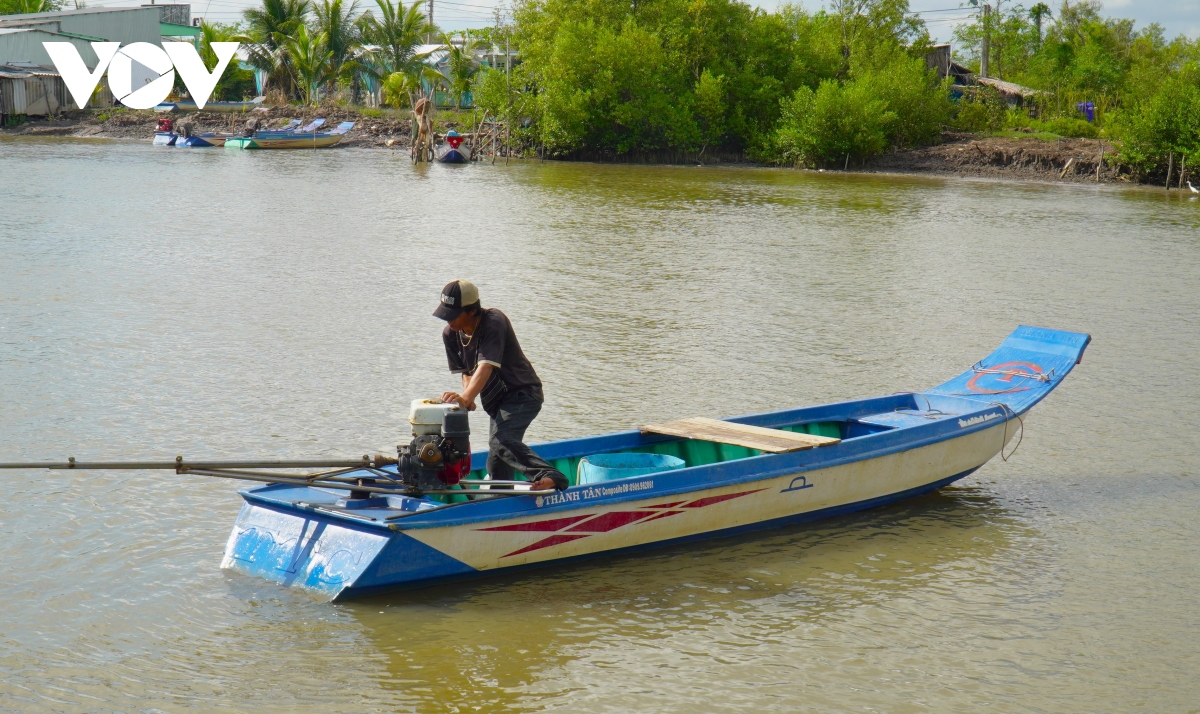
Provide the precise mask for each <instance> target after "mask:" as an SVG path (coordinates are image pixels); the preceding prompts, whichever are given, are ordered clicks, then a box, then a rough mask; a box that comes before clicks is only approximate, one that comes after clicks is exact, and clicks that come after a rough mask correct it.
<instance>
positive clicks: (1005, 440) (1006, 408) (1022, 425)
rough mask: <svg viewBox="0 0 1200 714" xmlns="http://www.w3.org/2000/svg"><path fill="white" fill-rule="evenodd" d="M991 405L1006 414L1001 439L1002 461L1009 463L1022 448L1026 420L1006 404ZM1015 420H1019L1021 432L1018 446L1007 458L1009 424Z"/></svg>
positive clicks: (995, 403)
mask: <svg viewBox="0 0 1200 714" xmlns="http://www.w3.org/2000/svg"><path fill="white" fill-rule="evenodd" d="M990 404H994V405H996V406H998V407H1000V411H1001V412H1003V413H1004V436H1003V437H1001V439H1002V441H1001V442H1000V460H1001V461H1005V462H1007V461H1008V460H1009V459H1011V458H1012V457H1013V454H1015V453H1017V449H1019V448H1021V442H1022V441H1024V440H1025V420H1024V419H1022V418H1021V415H1020V414H1017V413H1016V412H1015V411H1014V410H1013V408H1012V407H1010V406H1008V405H1007V404H1005V403H1004V402H990ZM1009 414H1012V416H1011V417H1010V416H1009ZM1013 419H1016V420H1017V424H1019V425H1020V427H1019V428H1020V429H1021V431H1020V432H1018V435H1017V445H1016V446H1014V447H1013V449H1012V451H1010V452H1008V456H1005V455H1004V445H1005V444H1007V443H1008V423H1009V422H1010V421H1012V420H1013Z"/></svg>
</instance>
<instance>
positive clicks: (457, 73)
mask: <svg viewBox="0 0 1200 714" xmlns="http://www.w3.org/2000/svg"><path fill="white" fill-rule="evenodd" d="M442 44H444V45H446V49H447V53H448V54H447V55H446V75H445V77H446V83H447V84H448V85H449V86H450V93H451V94H453V95H454V105H455V106H457V107H459V108H461V107H462V98H463V95H464V94H466V93H467V92H469V91H471V80H472V79H474V78H475V74H476V73H477V72H478V71H479V62H478V61H477V60H476V59H475V50H476V49H477V48H478V47H479V45H480V41H479V40H477V39H475V38H474V37H471V33H469V32H466V31H463V33H462V42H460V43H459V44H455V43H454V36H453V35H448V34H445V33H443V34H442Z"/></svg>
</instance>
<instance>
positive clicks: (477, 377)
mask: <svg viewBox="0 0 1200 714" xmlns="http://www.w3.org/2000/svg"><path fill="white" fill-rule="evenodd" d="M493 369H495V367H493V366H492V365H491V364H489V363H488V362H480V363H479V366H478V367H477V368H476V369H475V374H473V375H471V376H470V377H469V378H468V377H467V375H466V373H464V374H463V390H462V394H457V393H455V392H446V393H445V394H443V395H442V402H443V403H447V404H448V403H450V402H456V403H457V404H458V406H460V407H462V408H464V409H467V410H469V411H474V410H475V397H478V396H479V393H480V392H482V391H483V387H484V385H486V384H487V381H488V377H490V376H492V370H493Z"/></svg>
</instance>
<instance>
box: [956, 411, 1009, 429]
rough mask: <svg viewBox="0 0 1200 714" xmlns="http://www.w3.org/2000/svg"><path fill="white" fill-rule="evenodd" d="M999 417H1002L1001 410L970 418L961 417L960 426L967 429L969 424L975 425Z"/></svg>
mask: <svg viewBox="0 0 1200 714" xmlns="http://www.w3.org/2000/svg"><path fill="white" fill-rule="evenodd" d="M999 418H1000V412H992V413H991V414H980V415H979V416H973V417H971V418H970V419H959V420H958V426H959V427H961V428H963V429H965V428H967V427H968V426H975V425H976V424H982V423H984V422H985V421H991V420H993V419H999Z"/></svg>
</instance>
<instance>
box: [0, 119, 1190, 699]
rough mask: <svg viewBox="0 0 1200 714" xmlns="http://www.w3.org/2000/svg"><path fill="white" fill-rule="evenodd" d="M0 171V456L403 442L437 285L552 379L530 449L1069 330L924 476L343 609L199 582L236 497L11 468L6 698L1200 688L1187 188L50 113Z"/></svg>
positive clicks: (1158, 692)
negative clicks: (1073, 349) (275, 135)
mask: <svg viewBox="0 0 1200 714" xmlns="http://www.w3.org/2000/svg"><path fill="white" fill-rule="evenodd" d="M0 175H3V177H4V186H5V193H4V196H3V198H2V199H0V207H2V209H3V210H0V461H4V460H17V459H34V458H51V457H53V458H65V457H66V456H68V455H74V456H76V457H92V458H100V457H106V458H109V457H122V458H126V457H143V458H146V457H163V456H166V457H171V456H174V455H175V454H185V455H187V456H189V457H232V456H247V455H253V456H272V457H282V458H298V457H304V456H321V457H327V456H334V455H336V456H350V457H353V456H357V455H359V454H362V453H364V452H366V451H373V450H377V449H392V448H394V445H395V444H396V443H398V442H399V441H402V440H404V439H405V438H406V437H405V434H406V433H407V429H406V424H405V421H404V416H405V405H406V404H407V402H408V401H409V400H410V399H413V398H416V397H422V396H427V395H431V394H436V393H438V392H440V391H442V390H443V389H445V388H447V387H449V386H452V385H453V380H452V379H451V378H450V376H449V375H448V374H447V373H446V368H445V363H444V356H443V355H442V352H441V347H440V341H439V339H438V330H439V328H440V324H439V323H438V321H437V320H435V319H434V318H433V317H431V315H430V312H431V311H432V309H433V307H434V305H435V302H436V295H437V292H438V289H439V288H440V287H441V285H442V284H444V283H445V282H446V281H448V280H449V279H452V278H454V277H458V276H463V277H470V278H472V279H473V280H475V281H476V282H477V283H478V284H479V286H480V289H481V291H482V296H483V300H484V303H485V305H491V306H496V307H500V308H502V309H504V310H505V311H506V312H507V313H508V314H509V315H510V316H511V318H512V320H513V322H514V324H515V326H516V329H517V333H518V335H519V336H520V338H521V342H522V344H523V345H524V347H525V350H526V352H527V353H528V354H529V355H530V357H531V359H532V361H533V363H534V365H535V366H536V367H537V369H538V371H539V373H540V374H541V375H542V378H543V380H544V381H545V383H546V392H547V394H548V398H549V401H548V403H547V405H546V408H545V410H544V412H543V415H542V417H541V418H540V419H539V420H538V421H537V422H535V424H534V428H533V430H532V433H531V438H532V439H533V440H535V441H537V440H549V439H558V438H565V437H571V436H580V435H587V434H594V433H601V432H608V431H614V430H618V429H625V428H629V427H630V426H631V425H634V424H637V423H639V422H645V421H651V420H661V419H668V418H673V417H681V416H690V415H708V416H722V415H731V414H742V413H749V412H757V411H764V410H768V409H776V408H782V407H788V406H796V405H804V404H813V403H820V402H826V401H831V400H838V399H849V398H855V397H863V396H873V395H877V394H885V393H890V392H894V391H900V390H914V389H915V390H919V389H924V388H927V387H930V386H932V385H935V384H937V383H939V382H941V381H942V380H944V379H946V378H948V377H950V376H951V375H953V374H957V373H958V372H960V371H962V370H963V369H965V368H966V367H968V366H969V365H971V364H972V363H973V362H974V361H976V360H977V359H979V358H981V357H983V356H985V355H986V354H987V353H988V352H990V351H991V350H992V349H993V348H994V347H995V345H997V344H998V343H999V342H1000V340H1002V339H1003V338H1004V336H1005V335H1006V334H1008V332H1009V331H1011V330H1012V329H1013V328H1014V327H1015V326H1016V325H1018V324H1022V323H1024V324H1033V325H1044V326H1049V327H1056V328H1063V329H1070V330H1078V331H1086V332H1090V333H1092V334H1093V335H1094V342H1093V345H1092V347H1091V348H1090V349H1089V350H1088V352H1087V355H1086V357H1085V359H1084V362H1083V364H1082V365H1081V366H1080V367H1079V368H1078V369H1076V371H1075V372H1074V373H1072V375H1071V376H1070V377H1069V378H1068V379H1067V380H1066V382H1065V383H1064V385H1063V386H1062V387H1060V388H1059V389H1058V390H1057V391H1056V392H1055V393H1054V394H1052V395H1051V396H1050V398H1049V399H1048V400H1047V401H1046V402H1044V403H1043V404H1042V405H1041V406H1039V407H1038V408H1036V409H1035V410H1034V412H1033V413H1032V415H1031V416H1030V417H1029V419H1028V420H1027V423H1026V433H1025V435H1024V441H1023V442H1022V444H1021V446H1020V448H1019V450H1018V451H1017V453H1016V455H1015V456H1014V457H1013V458H1012V459H1011V460H1010V461H1009V462H1007V463H1004V462H1001V461H1000V460H998V459H997V460H995V461H993V462H992V463H989V464H988V465H987V466H985V467H984V468H983V469H981V470H980V471H978V472H977V473H976V474H975V475H973V476H972V477H970V478H968V479H966V480H965V481H963V482H960V483H959V484H957V485H955V486H954V487H951V488H946V489H944V490H942V491H941V492H939V493H938V494H936V495H932V496H929V497H926V498H920V499H916V500H912V501H908V502H905V503H902V504H899V505H895V506H892V507H886V508H880V509H876V510H873V511H868V512H864V513H860V514H857V515H854V516H849V517H842V518H836V519H833V520H829V521H825V522H821V523H818V524H815V525H808V526H803V527H794V528H788V529H782V530H777V531H772V532H768V533H763V534H758V535H752V536H746V537H739V538H734V539H727V540H719V541H712V542H708V543H703V544H698V545H692V546H687V547H677V548H671V549H668V550H662V551H658V552H653V553H649V554H646V555H642V556H639V557H625V558H618V559H611V560H604V561H597V562H592V563H589V564H583V565H576V566H572V567H569V568H558V569H553V570H545V571H539V572H528V573H524V574H521V575H516V576H508V577H500V578H496V579H491V580H484V581H480V582H477V583H474V584H466V585H458V586H454V587H441V588H435V589H428V590H422V591H415V592H408V593H404V594H400V595H392V596H386V597H376V598H373V599H370V600H365V601H358V602H351V603H346V604H338V605H330V604H326V603H322V602H318V601H315V600H314V599H312V598H310V597H308V596H306V595H305V594H304V593H302V592H297V591H291V590H285V589H282V588H280V587H277V586H275V585H271V584H268V583H265V582H260V581H257V580H254V579H250V578H245V577H241V576H235V575H229V574H227V573H225V572H223V571H221V570H220V569H219V567H218V565H219V562H220V558H221V552H222V549H223V547H224V544H225V540H226V538H227V537H228V535H229V532H230V528H231V526H232V524H233V521H234V518H235V516H236V514H237V510H238V507H239V504H240V498H239V497H238V495H237V489H238V488H239V484H236V483H232V482H224V481H216V480H204V479H200V478H183V477H177V476H174V475H163V474H152V473H144V472H137V473H104V472H96V473H71V474H64V473H47V472H9V473H5V474H3V475H2V478H3V483H4V486H5V497H4V498H3V499H0V538H2V542H3V546H4V557H3V559H2V561H0V709H3V710H6V711H31V712H110V711H122V712H159V711H165V712H177V711H185V710H190V711H196V710H201V711H208V710H218V709H219V710H222V711H245V712H290V711H298V710H311V711H329V712H335V711H336V712H343V711H344V712H364V711H388V712H391V711H421V712H469V711H484V712H488V711H500V710H504V711H538V710H563V711H571V712H625V711H662V712H688V713H689V714H690V713H692V712H707V711H721V712H759V711H798V710H807V711H881V712H923V711H937V712H947V711H980V710H995V711H1006V712H1101V711H1104V712H1127V711H1132V710H1135V709H1137V710H1146V711H1175V712H1183V711H1197V707H1198V705H1197V704H1196V701H1198V700H1200V685H1198V684H1197V681H1198V680H1197V678H1196V672H1197V671H1200V657H1198V654H1200V644H1198V643H1200V637H1198V635H1200V632H1198V630H1200V627H1198V625H1197V623H1198V622H1200V620H1198V618H1197V615H1196V613H1197V612H1198V611H1200V573H1198V566H1197V559H1196V554H1195V553H1196V551H1195V545H1196V542H1197V535H1198V534H1200V528H1198V526H1197V513H1198V509H1200V488H1198V487H1197V481H1196V478H1197V473H1198V470H1200V456H1198V455H1197V445H1198V441H1200V439H1198V437H1197V423H1198V421H1200V420H1198V418H1197V417H1198V416H1200V414H1198V411H1200V410H1198V408H1197V401H1198V399H1200V369H1198V367H1197V354H1200V335H1198V331H1197V317H1196V316H1197V313H1198V309H1200V293H1198V291H1197V286H1198V282H1200V281H1198V279H1200V202H1198V201H1194V200H1190V196H1189V195H1187V194H1180V193H1178V192H1172V193H1170V194H1166V193H1165V192H1163V191H1161V190H1159V191H1151V190H1146V189H1125V188H1118V187H1111V186H1101V187H1095V186H1086V185H1069V186H1068V185H1042V184H1020V183H1003V182H995V181H983V180H964V179H932V178H912V177H898V176H882V175H872V176H852V175H832V174H815V173H804V172H794V171H787V170H769V169H712V168H688V167H645V166H637V167H629V166H604V165H592V164H558V163H545V164H541V163H536V162H534V163H525V164H519V165H518V164H514V165H511V166H508V167H503V166H484V165H473V166H466V167H443V166H428V167H419V168H414V167H413V166H412V165H410V164H409V163H408V161H407V157H405V156H403V155H395V154H391V153H386V152H375V151H364V150H354V149H344V150H333V151H306V152H281V153H269V152H261V153H255V152H243V153H226V152H224V151H221V150H171V149H156V148H153V147H151V146H149V145H148V144H143V143H123V142H85V141H66V140H43V141H34V140H6V141H0ZM474 429H475V431H476V433H477V434H478V433H481V432H482V431H483V429H484V422H482V421H479V420H476V421H475V423H474Z"/></svg>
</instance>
